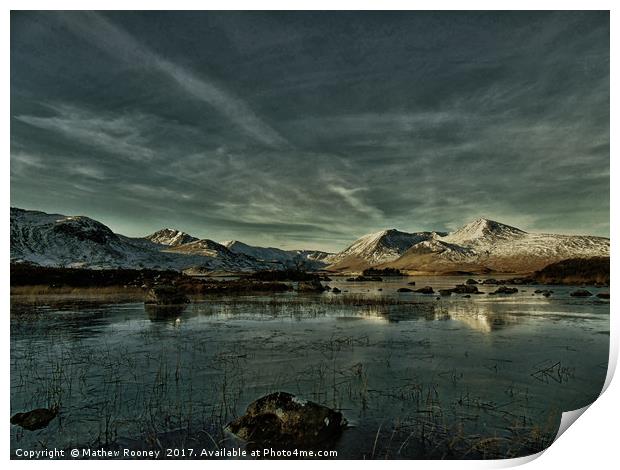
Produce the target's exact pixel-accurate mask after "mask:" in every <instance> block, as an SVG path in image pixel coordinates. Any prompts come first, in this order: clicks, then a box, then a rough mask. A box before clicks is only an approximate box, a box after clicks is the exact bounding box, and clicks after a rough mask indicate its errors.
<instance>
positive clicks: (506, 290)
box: [493, 286, 519, 294]
mask: <svg viewBox="0 0 620 470" xmlns="http://www.w3.org/2000/svg"><path fill="white" fill-rule="evenodd" d="M517 292H519V289H517V288H516V287H506V286H500V287H498V288H497V290H496V291H495V292H493V293H494V294H516V293H517Z"/></svg>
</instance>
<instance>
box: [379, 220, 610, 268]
mask: <svg viewBox="0 0 620 470" xmlns="http://www.w3.org/2000/svg"><path fill="white" fill-rule="evenodd" d="M435 241H436V243H437V245H435V249H434V250H426V249H425V247H424V246H423V245H422V244H420V245H421V246H418V245H414V246H413V247H412V248H411V249H410V250H408V251H407V252H406V253H404V254H403V256H401V257H400V258H399V259H398V260H394V262H392V263H388V264H389V266H390V267H396V268H399V269H409V270H420V271H431V272H441V271H450V270H472V271H478V270H488V269H490V270H494V271H501V272H529V271H534V270H537V269H541V268H542V267H544V266H546V265H548V264H550V263H554V262H556V261H560V260H563V259H567V258H576V257H584V258H589V257H593V256H609V239H608V238H603V237H592V236H579V235H554V234H539V233H527V232H524V231H523V230H520V229H518V228H515V227H511V226H509V225H505V224H501V223H499V222H495V221H493V220H488V219H477V220H475V221H473V222H471V223H469V224H466V225H464V226H463V227H461V228H459V229H458V230H456V231H455V232H452V233H450V234H448V235H446V236H444V237H438V238H437V239H436V240H435Z"/></svg>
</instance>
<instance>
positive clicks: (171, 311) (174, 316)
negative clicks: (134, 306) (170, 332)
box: [144, 305, 187, 325]
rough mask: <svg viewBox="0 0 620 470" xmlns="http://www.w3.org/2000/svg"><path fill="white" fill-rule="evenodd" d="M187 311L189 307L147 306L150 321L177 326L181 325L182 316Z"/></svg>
mask: <svg viewBox="0 0 620 470" xmlns="http://www.w3.org/2000/svg"><path fill="white" fill-rule="evenodd" d="M186 310H187V305H145V306H144V311H145V312H146V314H147V316H148V318H149V320H151V321H152V322H166V323H171V324H174V325H177V324H179V323H181V316H182V315H183V313H184V312H185V311H186Z"/></svg>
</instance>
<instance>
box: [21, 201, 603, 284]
mask: <svg viewBox="0 0 620 470" xmlns="http://www.w3.org/2000/svg"><path fill="white" fill-rule="evenodd" d="M594 256H609V239H608V238H604V237H594V236H576V235H554V234H539V233H527V232H524V231H523V230H520V229H518V228H515V227H511V226H509V225H505V224H502V223H499V222H495V221H492V220H488V219H484V218H480V219H477V220H475V221H473V222H471V223H468V224H466V225H464V226H463V227H461V228H459V229H458V230H456V231H454V232H452V233H445V232H434V231H430V232H413V233H408V232H402V231H399V230H396V229H390V230H383V231H380V232H376V233H371V234H368V235H364V236H363V237H361V238H359V239H358V240H356V241H354V242H353V243H352V244H351V245H350V246H349V247H347V248H346V249H344V250H343V251H341V252H339V253H326V252H323V251H315V250H283V249H280V248H272V247H269V248H264V247H256V246H251V245H248V244H245V243H243V242H240V241H236V240H232V241H224V242H221V243H218V242H215V241H213V240H210V239H198V238H197V237H193V236H191V235H189V234H187V233H185V232H182V231H179V230H176V229H171V228H165V229H162V230H159V231H157V232H155V233H153V234H150V235H147V236H145V237H127V236H124V235H120V234H116V233H114V232H113V231H112V230H111V229H110V228H109V227H107V226H105V225H104V224H102V223H100V222H98V221H96V220H93V219H91V218H88V217H84V216H65V215H61V214H47V213H45V212H39V211H30V210H24V209H18V208H11V262H12V263H19V262H28V263H33V264H38V265H42V266H63V267H87V268H93V269H105V268H152V269H175V270H186V271H190V272H213V271H228V272H241V271H257V270H263V269H283V268H288V267H303V268H305V269H312V270H316V269H327V270H331V271H340V272H356V271H361V270H363V269H365V268H367V267H370V266H376V267H380V268H384V267H393V268H398V269H401V270H406V271H416V272H432V273H446V272H451V271H471V272H489V271H498V272H530V271H534V270H537V269H540V268H542V267H544V266H546V265H548V264H550V263H553V262H556V261H560V260H562V259H567V258H575V257H582V258H588V257H594Z"/></svg>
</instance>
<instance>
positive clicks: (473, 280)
mask: <svg viewBox="0 0 620 470" xmlns="http://www.w3.org/2000/svg"><path fill="white" fill-rule="evenodd" d="M465 284H478V281H476V280H475V279H467V280H466V281H465Z"/></svg>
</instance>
